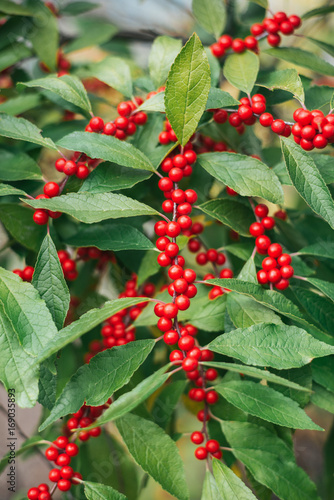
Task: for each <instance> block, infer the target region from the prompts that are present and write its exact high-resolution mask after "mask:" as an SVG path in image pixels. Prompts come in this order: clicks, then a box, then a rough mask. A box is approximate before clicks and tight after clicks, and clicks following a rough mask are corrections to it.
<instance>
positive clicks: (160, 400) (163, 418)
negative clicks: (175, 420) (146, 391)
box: [151, 380, 187, 429]
mask: <svg viewBox="0 0 334 500" xmlns="http://www.w3.org/2000/svg"><path fill="white" fill-rule="evenodd" d="M186 386H187V381H186V380H177V381H176V382H171V383H169V384H166V385H165V387H164V388H163V389H162V391H161V392H160V393H159V395H158V396H157V397H156V398H155V400H154V406H153V408H152V411H151V415H152V417H153V420H154V422H155V423H156V424H158V425H159V426H160V427H162V428H163V429H165V428H166V426H167V424H168V422H169V420H170V419H171V417H172V414H173V412H174V410H175V407H176V405H177V403H178V402H179V399H180V397H181V396H182V394H183V392H184V390H185V388H186Z"/></svg>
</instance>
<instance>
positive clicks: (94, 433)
mask: <svg viewBox="0 0 334 500" xmlns="http://www.w3.org/2000/svg"><path fill="white" fill-rule="evenodd" d="M118 345H123V344H119V343H118ZM88 432H89V435H90V436H92V437H99V436H100V435H101V432H102V429H101V427H94V428H93V429H90V430H89V431H88Z"/></svg>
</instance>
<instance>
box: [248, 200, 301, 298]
mask: <svg viewBox="0 0 334 500" xmlns="http://www.w3.org/2000/svg"><path fill="white" fill-rule="evenodd" d="M254 212H255V215H256V217H257V219H258V221H257V222H253V223H252V224H251V225H250V227H249V232H250V234H251V235H252V236H254V237H255V238H256V240H255V247H256V250H257V252H258V253H259V254H261V255H268V257H266V258H265V259H263V261H262V269H261V270H260V271H258V273H257V279H258V282H259V283H260V284H261V285H265V284H267V283H270V284H273V285H275V288H277V289H278V290H285V289H286V288H287V287H288V286H289V278H291V277H292V276H293V273H294V271H293V267H292V266H291V265H290V264H291V257H290V255H288V254H287V253H283V249H282V247H281V245H280V244H279V243H272V242H271V239H270V238H269V237H268V236H266V235H265V234H264V233H265V230H270V229H273V228H274V227H275V220H274V219H273V218H272V217H269V216H268V212H269V210H268V207H267V206H266V205H263V204H262V203H260V204H259V205H257V206H256V207H255V209H254ZM280 212H282V213H280ZM275 215H279V216H280V217H279V218H281V219H284V218H285V215H286V214H285V212H283V211H279V212H276V214H275ZM276 259H277V260H276Z"/></svg>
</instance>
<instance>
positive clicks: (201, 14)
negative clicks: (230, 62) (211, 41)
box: [192, 0, 226, 38]
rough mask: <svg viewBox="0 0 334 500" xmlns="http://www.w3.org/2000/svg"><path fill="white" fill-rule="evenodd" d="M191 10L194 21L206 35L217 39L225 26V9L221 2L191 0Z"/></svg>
mask: <svg viewBox="0 0 334 500" xmlns="http://www.w3.org/2000/svg"><path fill="white" fill-rule="evenodd" d="M192 10H193V13H194V16H195V19H196V21H197V22H198V24H200V25H201V26H202V27H203V28H204V29H205V30H206V31H207V32H208V33H211V34H212V35H214V37H215V38H218V37H219V36H220V35H221V34H222V32H223V31H224V28H225V24H226V9H225V4H224V2H223V1H222V0H193V2H192Z"/></svg>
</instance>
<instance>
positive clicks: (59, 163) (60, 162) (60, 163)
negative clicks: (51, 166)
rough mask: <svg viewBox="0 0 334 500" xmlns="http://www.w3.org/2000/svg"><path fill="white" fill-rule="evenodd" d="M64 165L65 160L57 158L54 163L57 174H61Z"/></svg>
mask: <svg viewBox="0 0 334 500" xmlns="http://www.w3.org/2000/svg"><path fill="white" fill-rule="evenodd" d="M65 163H66V160H65V158H58V160H57V161H56V163H55V167H56V170H58V172H63V169H64V165H65Z"/></svg>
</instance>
